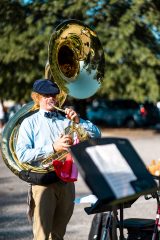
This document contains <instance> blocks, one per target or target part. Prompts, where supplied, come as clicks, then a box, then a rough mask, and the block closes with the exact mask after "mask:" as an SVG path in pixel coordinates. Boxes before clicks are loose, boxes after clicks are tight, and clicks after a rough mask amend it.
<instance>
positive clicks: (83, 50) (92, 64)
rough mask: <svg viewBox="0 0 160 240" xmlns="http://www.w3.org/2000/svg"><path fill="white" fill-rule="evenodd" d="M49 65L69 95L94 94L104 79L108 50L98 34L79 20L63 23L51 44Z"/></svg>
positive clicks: (56, 80) (78, 96)
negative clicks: (106, 51)
mask: <svg viewBox="0 0 160 240" xmlns="http://www.w3.org/2000/svg"><path fill="white" fill-rule="evenodd" d="M49 65H50V70H51V74H52V76H53V79H54V81H55V82H56V83H57V84H58V85H59V87H60V88H61V89H62V90H63V91H64V92H65V93H66V94H67V95H69V96H71V97H74V98H77V99H85V98H88V97H91V96H92V95H94V94H95V93H96V92H97V90H98V89H99V88H100V86H101V83H102V79H103V77H104V67H105V60H104V51H103V48H102V46H101V43H100V41H99V39H98V37H97V35H96V33H95V32H94V31H93V30H92V29H90V28H89V27H88V26H86V25H84V24H83V23H81V22H80V21H77V20H69V21H65V22H63V23H62V24H60V25H59V26H58V27H57V28H56V31H55V32H54V33H53V34H52V35H51V38H50V42H49Z"/></svg>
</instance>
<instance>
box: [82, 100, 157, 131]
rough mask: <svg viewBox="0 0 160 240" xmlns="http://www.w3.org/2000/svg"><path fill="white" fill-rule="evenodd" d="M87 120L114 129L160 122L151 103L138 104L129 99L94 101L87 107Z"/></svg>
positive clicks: (155, 108)
mask: <svg viewBox="0 0 160 240" xmlns="http://www.w3.org/2000/svg"><path fill="white" fill-rule="evenodd" d="M86 112H87V118H88V119H89V120H90V121H92V122H93V123H96V124H102V123H104V124H105V125H107V126H116V127H128V128H134V127H144V126H150V125H154V124H156V123H157V122H159V121H160V117H159V113H158V109H157V107H156V106H155V105H154V104H153V103H143V104H140V103H138V102H136V101H134V100H130V99H117V100H105V99H99V100H94V101H93V102H92V104H90V105H88V107H87V110H86Z"/></svg>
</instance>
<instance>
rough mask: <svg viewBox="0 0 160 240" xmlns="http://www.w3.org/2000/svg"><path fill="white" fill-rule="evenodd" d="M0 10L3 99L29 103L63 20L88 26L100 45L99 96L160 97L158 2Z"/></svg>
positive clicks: (14, 5)
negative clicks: (102, 67)
mask: <svg viewBox="0 0 160 240" xmlns="http://www.w3.org/2000/svg"><path fill="white" fill-rule="evenodd" d="M0 5H1V6H0V33H1V38H0V51H1V55H0V61H1V68H0V94H1V97H2V98H12V99H15V100H20V99H25V100H29V98H30V91H31V88H32V84H33V81H34V80H35V79H38V78H41V77H44V68H45V64H46V61H47V59H48V50H47V49H48V43H49V39H50V36H51V34H52V32H53V30H54V29H55V27H56V26H57V25H58V24H59V23H61V22H62V21H64V20H67V19H78V20H81V21H82V22H84V23H85V24H88V25H89V26H90V27H92V28H93V29H94V30H95V31H96V32H97V34H98V37H99V39H100V41H101V43H102V45H103V48H104V52H105V59H106V70H105V78H104V81H103V86H102V88H101V90H100V92H98V93H97V94H98V96H99V95H101V96H102V95H104V96H105V97H108V98H117V97H121V98H133V99H136V100H141V101H143V100H144V99H146V98H148V99H150V100H154V101H156V100H157V99H158V98H159V95H160V87H159V84H160V68H159V65H160V60H159V57H160V42H159V38H158V37H159V33H160V26H159V21H160V15H159V10H160V4H159V1H158V0H150V1H149V0H139V1H136V0H132V1H131V0H130V1H129V0H123V1H122V0H110V1H109V0H93V1H88V2H86V1H84V0H79V1H76V0H48V1H47V0H35V1H30V2H29V3H27V4H24V3H23V2H22V1H18V0H13V1H10V0H2V1H1V3H0Z"/></svg>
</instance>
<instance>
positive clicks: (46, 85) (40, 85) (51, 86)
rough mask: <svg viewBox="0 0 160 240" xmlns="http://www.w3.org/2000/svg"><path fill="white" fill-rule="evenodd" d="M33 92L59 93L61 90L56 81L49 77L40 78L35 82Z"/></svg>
mask: <svg viewBox="0 0 160 240" xmlns="http://www.w3.org/2000/svg"><path fill="white" fill-rule="evenodd" d="M33 92H36V93H39V94H53V95H56V94H59V93H60V90H59V87H58V86H57V84H56V83H54V82H52V81H51V80H49V79H39V80H36V81H35V82H34V84H33Z"/></svg>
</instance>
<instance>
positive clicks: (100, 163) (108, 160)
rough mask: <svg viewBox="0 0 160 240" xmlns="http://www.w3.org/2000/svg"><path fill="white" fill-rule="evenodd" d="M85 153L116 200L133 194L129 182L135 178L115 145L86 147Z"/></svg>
mask: <svg viewBox="0 0 160 240" xmlns="http://www.w3.org/2000/svg"><path fill="white" fill-rule="evenodd" d="M86 152H87V153H88V154H89V156H90V157H91V159H92V160H93V161H94V163H95V165H96V166H97V168H98V169H99V171H100V172H101V173H102V175H103V177H104V178H105V179H106V181H107V183H108V184H109V186H110V187H111V189H112V191H113V192H114V194H115V196H116V197H117V198H118V199H119V198H122V197H127V196H130V195H133V194H135V191H134V189H133V187H132V185H131V184H130V182H131V181H134V180H136V179H137V178H136V176H135V174H134V173H133V171H132V169H131V167H130V166H129V165H128V163H127V161H126V160H125V158H124V157H123V155H122V154H121V152H120V151H119V149H118V148H117V146H116V145H115V144H105V145H97V146H91V147H87V148H86ZM97 184H98V183H97ZM99 187H100V186H99Z"/></svg>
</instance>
